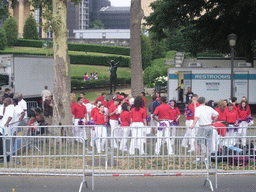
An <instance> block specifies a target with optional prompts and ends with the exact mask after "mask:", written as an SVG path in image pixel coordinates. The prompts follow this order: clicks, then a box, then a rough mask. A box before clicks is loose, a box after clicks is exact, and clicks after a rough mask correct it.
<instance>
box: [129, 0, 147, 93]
mask: <svg viewBox="0 0 256 192" xmlns="http://www.w3.org/2000/svg"><path fill="white" fill-rule="evenodd" d="M143 16H144V12H143V10H142V9H141V0H132V1H131V17H130V29H131V39H130V48H131V52H130V57H131V89H132V96H133V97H136V96H138V95H139V93H140V92H142V91H143V90H144V84H143V77H142V59H141V40H140V33H141V19H142V17H143Z"/></svg>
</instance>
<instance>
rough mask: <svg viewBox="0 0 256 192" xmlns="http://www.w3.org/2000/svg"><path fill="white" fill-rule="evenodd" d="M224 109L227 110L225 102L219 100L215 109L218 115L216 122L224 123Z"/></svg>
mask: <svg viewBox="0 0 256 192" xmlns="http://www.w3.org/2000/svg"><path fill="white" fill-rule="evenodd" d="M226 108H227V105H226V102H225V101H224V100H220V101H219V103H218V106H217V108H216V109H215V110H216V111H217V112H218V113H219V117H218V119H217V122H221V121H225V120H226V119H227V118H226V113H225V110H226Z"/></svg>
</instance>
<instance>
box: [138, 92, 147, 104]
mask: <svg viewBox="0 0 256 192" xmlns="http://www.w3.org/2000/svg"><path fill="white" fill-rule="evenodd" d="M140 96H141V98H142V99H143V101H144V104H145V105H144V106H145V107H146V108H147V106H148V105H147V100H146V98H145V92H141V93H140Z"/></svg>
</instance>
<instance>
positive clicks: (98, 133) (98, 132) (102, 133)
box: [94, 126, 107, 153]
mask: <svg viewBox="0 0 256 192" xmlns="http://www.w3.org/2000/svg"><path fill="white" fill-rule="evenodd" d="M94 132H95V137H96V138H97V137H103V138H101V139H96V141H95V144H96V148H97V152H98V153H100V152H101V151H104V145H105V143H106V138H107V128H106V127H103V126H95V130H94Z"/></svg>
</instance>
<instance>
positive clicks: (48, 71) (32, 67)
mask: <svg viewBox="0 0 256 192" xmlns="http://www.w3.org/2000/svg"><path fill="white" fill-rule="evenodd" d="M53 64H54V59H53V58H48V57H46V56H34V55H33V56H28V55H26V56H23V55H0V95H3V94H4V90H5V89H6V88H9V89H10V90H11V93H13V94H18V93H22V95H23V98H24V99H26V100H38V99H39V98H40V97H41V92H42V90H44V86H45V85H47V86H48V89H49V90H53V78H54V71H53Z"/></svg>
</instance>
